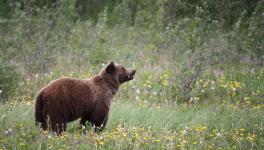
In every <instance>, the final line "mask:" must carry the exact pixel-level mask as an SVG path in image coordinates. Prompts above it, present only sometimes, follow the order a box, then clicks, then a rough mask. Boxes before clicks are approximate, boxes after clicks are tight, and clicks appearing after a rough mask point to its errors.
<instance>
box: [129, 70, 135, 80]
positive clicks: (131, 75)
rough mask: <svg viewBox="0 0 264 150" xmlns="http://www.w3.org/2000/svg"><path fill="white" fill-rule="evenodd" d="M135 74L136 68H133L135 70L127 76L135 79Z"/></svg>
mask: <svg viewBox="0 0 264 150" xmlns="http://www.w3.org/2000/svg"><path fill="white" fill-rule="evenodd" d="M135 74H136V70H133V71H132V72H131V74H130V75H129V76H127V78H128V79H129V80H133V79H134V78H135Z"/></svg>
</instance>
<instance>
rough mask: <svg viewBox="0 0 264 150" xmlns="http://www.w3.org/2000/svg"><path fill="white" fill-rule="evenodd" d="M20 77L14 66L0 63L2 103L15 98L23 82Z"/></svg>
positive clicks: (0, 99)
mask: <svg viewBox="0 0 264 150" xmlns="http://www.w3.org/2000/svg"><path fill="white" fill-rule="evenodd" d="M20 77H21V76H20V74H19V73H18V72H17V70H16V68H15V67H14V66H11V65H7V64H3V63H0V103H3V102H6V101H7V98H8V97H12V96H13V94H14V92H15V91H16V90H17V86H18V84H19V82H20V81H21V78H20Z"/></svg>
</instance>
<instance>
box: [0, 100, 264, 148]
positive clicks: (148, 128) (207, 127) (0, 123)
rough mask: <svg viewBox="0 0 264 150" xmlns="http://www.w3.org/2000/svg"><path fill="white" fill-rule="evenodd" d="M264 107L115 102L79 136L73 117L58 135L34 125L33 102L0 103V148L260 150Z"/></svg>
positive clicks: (262, 143)
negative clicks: (101, 124) (102, 124)
mask: <svg viewBox="0 0 264 150" xmlns="http://www.w3.org/2000/svg"><path fill="white" fill-rule="evenodd" d="M263 108H264V106H263V105H259V106H258V107H249V106H248V107H246V108H243V109H234V108H232V107H228V106H226V105H208V106H190V105H178V106H173V107H172V106H168V105H162V106H155V107H144V106H138V105H137V104H135V103H133V102H131V103H120V102H119V101H118V100H116V102H114V104H113V107H112V110H111V113H110V119H109V122H108V125H107V127H106V130H104V131H103V132H102V133H100V134H95V133H93V132H92V129H91V127H90V126H89V125H87V126H86V129H85V130H88V132H87V133H86V134H83V132H82V130H81V129H80V128H79V126H78V122H77V121H75V122H73V123H70V124H69V125H68V131H67V132H66V133H64V134H63V136H60V137H58V136H55V135H54V134H52V133H47V132H44V131H41V130H40V129H38V128H36V127H35V126H34V104H33V102H32V101H22V102H15V103H8V104H5V105H1V106H0V114H1V115H0V137H1V138H0V145H1V147H0V148H1V149H90V148H92V149H96V148H99V149H262V148H263V147H264V135H263V134H264V129H263V123H264V109H263Z"/></svg>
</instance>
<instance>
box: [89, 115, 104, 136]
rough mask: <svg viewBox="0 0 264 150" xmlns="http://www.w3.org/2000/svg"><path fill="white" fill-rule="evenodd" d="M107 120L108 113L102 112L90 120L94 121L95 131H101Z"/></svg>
mask: <svg viewBox="0 0 264 150" xmlns="http://www.w3.org/2000/svg"><path fill="white" fill-rule="evenodd" d="M107 120H108V113H106V114H100V115H99V116H94V117H93V118H92V119H91V121H90V122H91V123H92V126H93V127H94V131H95V132H101V131H102V130H103V129H104V128H105V125H106V123H107Z"/></svg>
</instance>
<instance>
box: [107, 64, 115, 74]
mask: <svg viewBox="0 0 264 150" xmlns="http://www.w3.org/2000/svg"><path fill="white" fill-rule="evenodd" d="M105 71H106V72H107V73H109V74H113V73H114V72H115V63H114V62H113V61H111V62H109V63H108V64H107V66H106V68H105Z"/></svg>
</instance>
